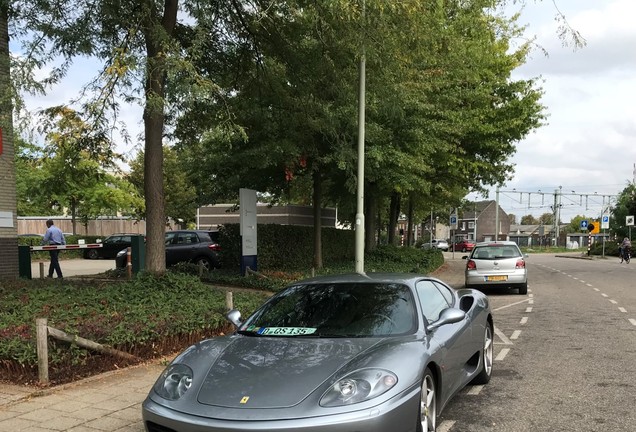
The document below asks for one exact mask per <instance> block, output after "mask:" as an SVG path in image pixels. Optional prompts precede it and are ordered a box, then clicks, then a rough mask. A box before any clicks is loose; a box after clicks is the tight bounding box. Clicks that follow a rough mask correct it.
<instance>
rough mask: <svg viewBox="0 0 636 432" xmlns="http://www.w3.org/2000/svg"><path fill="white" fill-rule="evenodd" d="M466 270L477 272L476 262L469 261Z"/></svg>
mask: <svg viewBox="0 0 636 432" xmlns="http://www.w3.org/2000/svg"><path fill="white" fill-rule="evenodd" d="M466 268H467V269H468V270H475V269H476V268H477V264H475V261H473V260H468V262H467V263H466Z"/></svg>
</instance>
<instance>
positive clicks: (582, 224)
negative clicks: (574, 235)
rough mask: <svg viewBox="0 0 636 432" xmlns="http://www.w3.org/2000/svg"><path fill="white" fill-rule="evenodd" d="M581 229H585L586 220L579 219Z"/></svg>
mask: <svg viewBox="0 0 636 432" xmlns="http://www.w3.org/2000/svg"><path fill="white" fill-rule="evenodd" d="M581 229H582V230H585V229H587V221H586V220H582V221H581Z"/></svg>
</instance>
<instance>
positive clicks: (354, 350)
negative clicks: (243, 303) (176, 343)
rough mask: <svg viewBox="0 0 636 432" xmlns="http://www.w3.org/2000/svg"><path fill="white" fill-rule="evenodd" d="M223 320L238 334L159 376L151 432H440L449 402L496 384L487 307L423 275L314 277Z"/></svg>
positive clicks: (199, 348)
mask: <svg viewBox="0 0 636 432" xmlns="http://www.w3.org/2000/svg"><path fill="white" fill-rule="evenodd" d="M228 319H230V321H232V322H233V323H234V324H235V325H236V327H237V331H236V333H235V334H233V335H229V336H223V337H217V338H213V339H208V340H205V341H202V342H200V343H197V344H196V345H193V346H191V347H189V348H188V349H186V350H185V351H184V352H182V353H181V354H179V355H178V356H177V357H176V358H175V359H174V360H173V361H172V363H171V364H170V365H169V366H168V367H167V368H166V370H165V371H164V372H163V373H162V374H161V376H160V377H159V379H158V380H157V382H156V383H155V385H154V386H153V388H152V389H151V391H150V394H149V395H148V397H147V398H146V400H145V401H144V403H143V407H142V414H143V421H144V425H145V427H146V430H147V431H149V432H195V431H196V432H204V431H206V432H212V431H213V432H239V431H261V432H265V431H267V432H283V431H285V432H290V431H295V432H351V431H365V432H386V431H391V432H414V431H434V430H435V427H436V423H437V416H438V415H439V414H440V413H441V412H442V410H443V409H444V406H445V405H446V404H447V403H448V401H449V400H450V399H451V397H452V396H453V395H454V394H455V393H457V392H458V391H459V390H461V389H462V388H463V387H464V386H466V385H467V384H469V383H479V384H485V383H487V382H488V381H489V380H490V376H491V373H492V359H493V328H494V327H493V318H492V313H491V311H490V307H489V302H488V298H487V297H486V296H485V295H483V294H482V293H480V292H478V291H475V290H471V289H462V290H454V289H452V288H450V287H449V286H448V285H446V284H444V283H443V282H441V281H439V280H437V279H434V278H431V277H428V276H422V275H416V274H366V275H361V274H350V275H339V276H328V277H318V278H312V279H308V280H304V281H301V282H298V283H295V284H293V285H291V286H289V287H288V288H286V289H285V290H283V291H281V292H280V293H278V294H277V295H275V296H273V297H272V298H271V299H269V300H268V301H267V302H266V303H265V304H264V305H263V306H261V307H260V308H259V309H258V310H257V311H256V312H254V314H252V315H251V316H250V317H249V318H247V319H246V320H245V321H241V319H240V313H239V312H238V311H236V310H233V311H230V312H229V313H228Z"/></svg>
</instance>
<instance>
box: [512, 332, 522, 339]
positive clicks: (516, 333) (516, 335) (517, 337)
mask: <svg viewBox="0 0 636 432" xmlns="http://www.w3.org/2000/svg"><path fill="white" fill-rule="evenodd" d="M520 334H521V330H515V331H514V332H512V335H511V336H510V340H516V339H519V335H520Z"/></svg>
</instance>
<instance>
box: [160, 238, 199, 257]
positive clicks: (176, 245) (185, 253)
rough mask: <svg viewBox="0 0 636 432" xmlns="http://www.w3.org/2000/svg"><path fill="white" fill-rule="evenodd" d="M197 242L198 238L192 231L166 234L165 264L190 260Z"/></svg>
mask: <svg viewBox="0 0 636 432" xmlns="http://www.w3.org/2000/svg"><path fill="white" fill-rule="evenodd" d="M198 243H199V238H198V237H197V236H196V234H195V233H193V232H184V231H178V232H174V233H168V234H166V265H174V264H176V263H180V262H189V261H192V259H193V258H194V255H195V254H196V248H197V246H198Z"/></svg>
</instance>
